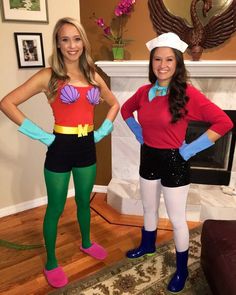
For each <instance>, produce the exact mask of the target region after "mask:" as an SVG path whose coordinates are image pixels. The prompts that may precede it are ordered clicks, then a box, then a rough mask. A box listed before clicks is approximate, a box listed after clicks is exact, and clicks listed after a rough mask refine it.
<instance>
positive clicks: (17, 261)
mask: <svg viewBox="0 0 236 295" xmlns="http://www.w3.org/2000/svg"><path fill="white" fill-rule="evenodd" d="M91 197H92V199H91V239H92V240H93V241H96V242H97V243H99V244H101V245H103V246H104V247H105V248H106V249H107V251H108V257H107V259H105V261H97V260H95V259H93V258H91V257H89V256H87V255H86V254H84V253H83V252H81V251H80V250H79V246H80V243H81V237H80V232H79V226H78V223H77V219H76V205H75V201H74V198H68V200H67V203H66V206H65V210H64V213H63V215H62V217H61V219H60V222H59V227H58V238H57V257H58V261H59V263H60V265H61V266H63V268H64V270H65V272H66V273H67V275H68V278H69V281H70V282H72V281H74V280H78V279H81V278H84V277H87V276H89V275H91V274H93V273H95V272H97V271H99V270H101V269H102V268H104V267H106V266H110V265H113V264H115V263H116V262H118V261H120V260H121V259H123V258H124V257H125V253H126V251H127V250H129V249H130V248H133V247H136V246H137V245H138V244H139V242H140V230H141V227H142V222H143V218H142V217H140V216H129V215H121V214H119V213H118V212H116V211H115V210H114V209H113V208H111V207H110V206H109V205H107V203H106V195H105V194H101V193H96V194H94V195H92V196H91ZM45 209H46V206H41V207H38V208H35V209H31V210H27V211H24V212H21V213H17V214H14V215H11V216H7V217H3V218H0V232H1V237H0V238H1V239H6V240H8V241H12V242H16V243H22V244H43V243H44V242H43V235H42V225H43V217H44V212H45ZM199 224H200V223H195V222H194V223H189V227H190V228H193V227H196V226H198V225H199ZM172 235H173V233H172V230H171V226H170V223H169V221H168V220H161V223H160V225H159V229H158V235H157V236H158V237H157V244H161V243H165V242H166V241H168V240H170V239H171V238H172ZM117 236H118V238H117ZM0 250H1V258H0V294H4V295H22V294H24V295H45V294H48V293H49V292H50V291H52V290H53V288H51V287H50V286H49V285H48V284H47V282H46V279H45V277H44V275H43V273H42V270H43V267H44V264H45V259H46V257H45V249H44V247H41V248H38V249H33V250H24V251H19V250H15V249H8V248H4V247H1V248H0Z"/></svg>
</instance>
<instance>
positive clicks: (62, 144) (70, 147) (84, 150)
mask: <svg viewBox="0 0 236 295" xmlns="http://www.w3.org/2000/svg"><path fill="white" fill-rule="evenodd" d="M54 134H55V135H56V138H55V140H54V141H53V143H52V144H51V145H50V146H49V147H48V151H47V153H46V159H45V163H44V167H45V168H46V169H48V170H50V171H53V172H69V171H71V170H72V168H81V167H88V166H91V165H93V164H95V163H96V148H95V143H94V136H93V132H89V133H88V135H87V136H82V137H78V135H76V134H60V133H55V132H54Z"/></svg>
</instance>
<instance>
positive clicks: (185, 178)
mask: <svg viewBox="0 0 236 295" xmlns="http://www.w3.org/2000/svg"><path fill="white" fill-rule="evenodd" d="M139 175H140V176H141V177H143V178H145V179H148V180H156V179H160V180H161V184H162V185H163V186H167V187H178V186H183V185H187V184H189V183H190V166H189V162H186V161H185V160H184V159H183V158H182V157H181V155H180V153H179V149H156V148H153V147H149V146H147V145H145V144H143V145H142V146H141V153H140V167H139Z"/></svg>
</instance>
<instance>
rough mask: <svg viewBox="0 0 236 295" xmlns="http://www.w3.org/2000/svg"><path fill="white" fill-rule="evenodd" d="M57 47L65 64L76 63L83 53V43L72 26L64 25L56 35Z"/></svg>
mask: <svg viewBox="0 0 236 295" xmlns="http://www.w3.org/2000/svg"><path fill="white" fill-rule="evenodd" d="M57 40H58V42H57V47H58V48H60V50H61V53H62V55H63V58H64V61H65V62H66V63H72V62H75V61H78V60H79V58H80V56H81V54H82V53H83V41H82V39H81V36H80V33H79V31H78V30H77V28H76V27H75V26H74V25H71V24H64V25H63V26H62V27H61V28H60V30H59V31H58V35H57Z"/></svg>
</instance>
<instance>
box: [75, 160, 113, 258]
mask: <svg viewBox="0 0 236 295" xmlns="http://www.w3.org/2000/svg"><path fill="white" fill-rule="evenodd" d="M72 173H73V180H74V185H75V201H76V205H77V219H78V222H79V226H80V232H81V237H82V245H81V247H80V249H81V250H82V251H83V252H85V253H87V254H89V255H91V256H92V257H94V258H96V259H104V258H105V257H106V256H107V254H106V251H105V250H104V249H103V248H102V247H101V246H99V245H98V244H96V243H91V240H90V218H91V216H90V195H91V192H92V189H93V185H94V182H95V177H96V164H94V165H91V166H88V167H82V168H73V169H72Z"/></svg>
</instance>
